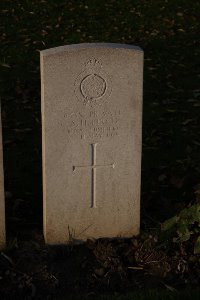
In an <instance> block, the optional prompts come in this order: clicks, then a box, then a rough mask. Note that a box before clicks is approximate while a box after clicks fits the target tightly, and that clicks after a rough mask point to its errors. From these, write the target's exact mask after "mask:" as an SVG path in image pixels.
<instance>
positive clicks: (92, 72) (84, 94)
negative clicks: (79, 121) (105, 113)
mask: <svg viewBox="0 0 200 300" xmlns="http://www.w3.org/2000/svg"><path fill="white" fill-rule="evenodd" d="M74 86H75V90H74V91H75V94H76V96H77V98H78V100H79V101H81V102H82V103H83V104H85V105H90V106H95V105H100V104H102V103H103V102H104V101H105V100H107V99H108V98H109V96H110V93H111V80H110V78H109V76H108V75H107V73H106V72H104V71H103V70H102V65H101V64H100V62H99V61H98V60H96V59H95V60H94V59H91V60H89V61H88V62H87V64H86V68H85V70H84V71H83V72H82V73H80V74H79V76H78V77H77V78H76V81H75V83H74Z"/></svg>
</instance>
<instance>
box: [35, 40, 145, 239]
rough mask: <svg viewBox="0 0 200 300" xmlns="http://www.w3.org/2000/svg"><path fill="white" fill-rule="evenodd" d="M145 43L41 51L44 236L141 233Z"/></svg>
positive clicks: (76, 46)
mask: <svg viewBox="0 0 200 300" xmlns="http://www.w3.org/2000/svg"><path fill="white" fill-rule="evenodd" d="M142 83H143V51H142V50H141V49H140V48H138V47H134V46H128V45H118V44H80V45H70V46H62V47H58V48H53V49H48V50H44V51H41V85H42V126H43V187H44V188H43V197H44V234H45V239H46V242H47V243H49V244H52V243H65V242H67V241H68V240H69V239H71V238H73V239H77V240H85V239H87V238H99V237H120V236H121V237H129V236H132V235H135V234H138V233H139V223H140V221H139V219H140V169H141V123H142V120H141V119H142Z"/></svg>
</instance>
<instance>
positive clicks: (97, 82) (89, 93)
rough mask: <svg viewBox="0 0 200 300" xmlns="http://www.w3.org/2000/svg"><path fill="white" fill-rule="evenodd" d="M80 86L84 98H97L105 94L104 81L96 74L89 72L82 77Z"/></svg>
mask: <svg viewBox="0 0 200 300" xmlns="http://www.w3.org/2000/svg"><path fill="white" fill-rule="evenodd" d="M80 88H81V93H82V95H83V97H85V99H88V100H94V99H98V98H100V97H102V96H103V95H104V94H105V91H106V81H105V80H104V79H103V78H102V77H101V76H99V75H97V74H90V75H87V76H86V77H85V78H83V80H82V81H81V86H80Z"/></svg>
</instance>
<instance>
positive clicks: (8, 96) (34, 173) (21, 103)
mask: <svg viewBox="0 0 200 300" xmlns="http://www.w3.org/2000/svg"><path fill="white" fill-rule="evenodd" d="M0 8H1V24H0V29H1V37H0V40H1V48H0V53H1V61H0V75H1V104H2V119H3V145H4V169H5V189H6V219H7V232H8V236H10V237H11V238H13V237H16V236H17V237H18V238H20V235H24V234H25V233H26V232H27V231H30V230H37V229H39V230H41V228H42V178H41V170H42V165H41V164H42V163H41V117H40V73H39V72H40V67H39V51H40V50H42V49H46V48H51V47H56V46H61V45H66V44H71V43H82V42H113V43H127V44H134V45H139V46H140V47H141V48H143V50H144V53H145V61H144V104H143V107H144V114H143V160H142V212H141V213H142V218H141V221H142V229H143V230H144V231H148V230H154V229H155V230H157V228H158V227H159V224H160V222H163V221H164V220H166V219H167V218H169V217H171V216H173V215H174V214H175V213H177V212H179V211H180V210H181V209H182V208H184V207H187V206H188V205H191V204H193V203H195V202H196V201H197V200H198V201H199V195H200V188H199V184H200V177H199V175H200V164H199V163H200V155H199V152H200V120H199V118H200V112H199V108H200V84H199V80H200V47H199V46H200V42H199V41H200V40H199V33H200V2H199V1H190V0H176V1H170V0H152V1H149V0H118V1H117V0H107V1H104V0H85V1H83V0H80V1H75V0H74V1H64V0H60V1H53V0H41V1H37V0H34V1H33V0H20V1H9V0H1V2H0Z"/></svg>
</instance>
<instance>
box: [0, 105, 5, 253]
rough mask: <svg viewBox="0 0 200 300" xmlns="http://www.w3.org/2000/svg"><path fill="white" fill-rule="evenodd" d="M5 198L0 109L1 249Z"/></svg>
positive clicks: (3, 243) (2, 245) (3, 231)
mask: <svg viewBox="0 0 200 300" xmlns="http://www.w3.org/2000/svg"><path fill="white" fill-rule="evenodd" d="M5 243H6V235H5V198H4V174H3V147H2V124H1V109H0V249H2V248H4V247H5Z"/></svg>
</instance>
